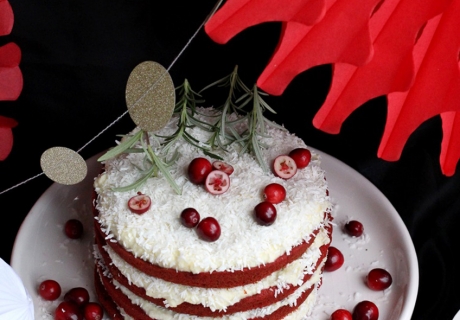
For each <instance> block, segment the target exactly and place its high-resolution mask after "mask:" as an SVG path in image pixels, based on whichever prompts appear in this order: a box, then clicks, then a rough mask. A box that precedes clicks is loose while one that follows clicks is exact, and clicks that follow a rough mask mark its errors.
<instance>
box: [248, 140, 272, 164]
mask: <svg viewBox="0 0 460 320" xmlns="http://www.w3.org/2000/svg"><path fill="white" fill-rule="evenodd" d="M252 149H253V152H254V154H255V156H256V159H257V161H258V162H259V165H260V166H261V167H262V170H263V171H264V172H268V166H267V164H266V163H265V161H264V159H263V157H262V152H261V150H260V147H259V143H258V140H257V137H256V136H253V137H252Z"/></svg>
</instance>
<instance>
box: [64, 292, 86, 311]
mask: <svg viewBox="0 0 460 320" xmlns="http://www.w3.org/2000/svg"><path fill="white" fill-rule="evenodd" d="M64 301H69V302H73V303H75V304H76V305H77V306H78V307H83V306H84V305H85V304H87V303H88V302H89V292H88V290H86V289H85V288H83V287H75V288H72V289H70V290H69V291H67V292H66V294H65V295H64Z"/></svg>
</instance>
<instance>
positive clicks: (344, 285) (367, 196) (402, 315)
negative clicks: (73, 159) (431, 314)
mask: <svg viewBox="0 0 460 320" xmlns="http://www.w3.org/2000/svg"><path fill="white" fill-rule="evenodd" d="M317 152H318V153H320V154H321V155H322V159H323V160H322V164H323V168H324V169H325V170H326V172H327V181H328V183H329V191H330V195H331V197H332V198H333V199H334V202H335V203H336V209H335V211H334V215H335V220H334V223H335V224H336V226H335V228H334V231H333V240H332V245H333V246H335V247H337V248H338V249H340V250H341V251H342V253H343V254H344V257H345V263H344V265H343V266H342V267H341V268H340V269H338V270H336V271H334V272H329V273H325V274H324V279H323V286H322V287H321V289H320V292H319V297H318V299H319V303H318V305H317V306H316V308H315V310H314V313H313V315H312V316H311V319H314V320H329V318H330V314H331V313H332V312H333V311H334V310H336V309H338V308H345V309H348V310H350V311H351V310H352V309H353V307H354V306H355V305H356V304H357V303H358V302H359V301H362V300H370V301H373V302H374V303H376V305H377V306H378V308H379V311H380V317H379V320H410V318H411V315H412V312H413V310H414V306H415V300H416V296H417V290H418V262H417V256H416V254H415V249H414V246H413V243H412V240H411V238H410V236H409V233H408V231H407V229H406V227H405V225H404V223H403V221H402V220H401V218H400V216H399V215H398V213H397V212H396V210H395V209H394V207H393V206H392V205H391V204H390V202H389V201H388V200H387V199H386V198H385V196H384V195H383V194H382V193H381V192H380V191H379V190H378V189H377V188H376V187H375V186H374V185H373V184H371V183H370V182H369V181H368V180H367V179H365V178H364V177H363V176H361V175H360V174H359V173H357V172H356V171H355V170H353V169H352V168H350V167H349V166H347V165H345V164H344V163H343V162H341V161H339V160H337V159H335V158H333V157H331V156H329V155H327V154H325V153H323V152H321V151H317ZM98 156H99V155H95V156H94V157H92V158H90V159H89V160H87V164H88V175H87V177H86V179H85V180H84V181H82V182H80V183H79V184H77V185H73V186H65V185H60V184H56V183H55V184H53V185H52V186H51V187H50V188H49V189H48V190H46V192H45V193H44V194H43V195H42V196H41V197H40V198H39V199H38V201H37V202H36V203H35V205H34V206H33V208H32V210H31V211H30V213H29V214H28V215H27V217H26V219H25V220H24V222H23V224H22V226H21V228H20V230H19V232H18V235H17V237H16V241H15V244H14V248H13V254H12V258H11V266H12V267H13V269H14V270H15V271H16V272H17V273H18V275H19V276H20V277H21V279H22V281H23V283H24V285H25V287H26V289H27V290H28V292H29V293H30V295H31V296H32V298H33V301H34V308H35V319H36V320H41V319H50V320H51V319H53V317H52V316H51V315H50V313H51V314H52V312H53V310H54V308H55V307H56V305H57V303H58V302H57V301H54V302H45V301H43V300H42V299H41V298H40V297H39V296H38V294H37V286H38V284H39V283H40V282H41V281H43V280H45V279H47V278H52V279H55V280H57V281H59V282H60V284H61V286H62V290H63V292H65V291H67V290H68V289H70V288H72V287H76V286H84V287H86V288H87V289H88V290H89V291H90V294H91V299H95V295H94V291H93V285H92V283H93V259H92V242H93V233H92V230H93V229H92V213H91V203H90V201H91V193H92V183H93V180H94V177H95V176H96V175H97V174H98V172H99V170H100V164H99V163H98V162H97V161H96V159H97V157H98ZM70 218H78V219H80V220H81V221H82V222H83V223H84V226H85V230H87V232H86V233H85V234H84V236H83V238H82V239H79V240H71V239H68V238H67V237H66V236H65V234H64V233H63V226H64V224H65V222H66V221H67V220H68V219H70ZM350 219H354V220H359V221H361V222H362V223H363V225H364V229H365V234H364V235H363V236H362V237H360V238H351V237H349V236H347V235H346V234H345V233H344V232H343V231H342V228H343V225H344V223H345V222H346V221H348V220H350ZM376 267H379V268H384V269H386V270H388V271H389V272H390V273H391V274H392V277H393V285H392V286H391V287H390V288H389V289H387V290H385V291H372V290H370V289H368V288H367V287H366V285H365V282H364V280H365V277H366V275H367V272H368V271H370V270H371V269H372V268H376Z"/></svg>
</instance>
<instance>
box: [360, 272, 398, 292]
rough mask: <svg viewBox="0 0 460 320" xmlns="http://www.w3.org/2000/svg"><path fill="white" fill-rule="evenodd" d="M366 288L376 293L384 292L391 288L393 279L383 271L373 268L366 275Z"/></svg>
mask: <svg viewBox="0 0 460 320" xmlns="http://www.w3.org/2000/svg"><path fill="white" fill-rule="evenodd" d="M366 280H367V286H368V287H369V288H370V289H372V290H376V291H380V290H385V289H387V288H389V287H390V286H391V284H392V283H393V279H392V277H391V274H390V273H389V272H388V271H386V270H385V269H381V268H375V269H372V270H371V271H369V273H368V274H367V278H366Z"/></svg>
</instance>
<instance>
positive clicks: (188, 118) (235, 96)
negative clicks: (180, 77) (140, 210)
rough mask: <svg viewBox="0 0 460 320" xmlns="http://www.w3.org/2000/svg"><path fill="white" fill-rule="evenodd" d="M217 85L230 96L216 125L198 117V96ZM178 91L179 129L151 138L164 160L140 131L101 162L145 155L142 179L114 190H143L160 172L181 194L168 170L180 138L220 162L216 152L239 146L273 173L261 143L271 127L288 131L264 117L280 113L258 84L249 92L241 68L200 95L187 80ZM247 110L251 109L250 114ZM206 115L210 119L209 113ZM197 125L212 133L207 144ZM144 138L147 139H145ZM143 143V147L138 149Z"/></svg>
mask: <svg viewBox="0 0 460 320" xmlns="http://www.w3.org/2000/svg"><path fill="white" fill-rule="evenodd" d="M216 86H220V87H228V94H227V97H226V99H225V101H224V103H223V104H222V105H221V106H219V107H217V108H216V110H217V112H216V114H215V117H216V119H217V120H216V121H214V123H209V122H206V121H202V120H201V119H200V118H199V117H197V115H201V114H200V112H199V110H197V104H199V103H203V102H204V100H202V99H199V98H198V97H201V93H202V92H203V91H205V90H208V89H210V88H211V87H216ZM176 92H177V95H178V96H179V99H178V102H177V103H176V105H175V108H174V114H176V115H177V116H178V123H177V130H176V131H175V132H174V133H173V134H172V135H169V136H163V135H155V134H152V135H151V138H154V139H156V140H157V141H158V145H159V146H160V148H159V152H160V153H161V154H163V158H161V157H160V156H158V155H157V154H156V153H155V152H154V150H153V149H152V147H151V146H150V143H149V136H148V133H147V132H145V131H143V130H139V131H138V132H137V133H135V134H133V135H131V136H129V135H127V136H124V137H125V138H124V139H122V140H121V142H120V143H119V144H118V145H117V146H116V147H114V148H112V149H110V150H109V151H107V152H106V153H105V154H104V155H102V156H101V157H100V158H99V159H98V161H105V160H108V159H111V158H113V157H116V156H118V155H120V154H122V153H144V155H145V159H144V168H138V169H139V170H140V171H141V173H142V177H141V178H140V179H138V180H137V181H135V182H134V183H132V184H130V185H127V186H124V187H120V188H116V189H114V190H115V191H128V190H132V189H139V188H140V187H141V186H142V185H143V184H144V183H145V182H146V181H147V180H148V179H149V178H151V177H157V176H158V173H159V172H161V173H162V175H163V176H164V178H165V179H166V180H167V181H168V183H169V184H170V185H171V187H172V188H173V189H174V190H175V191H176V193H178V194H181V190H180V188H179V186H178V185H177V184H176V182H175V181H174V179H173V177H172V176H171V174H170V172H169V171H168V167H169V166H170V165H171V164H172V163H174V162H175V160H176V159H177V157H178V156H179V155H178V153H177V152H175V153H174V155H173V156H172V157H171V158H170V160H169V161H166V160H165V159H166V156H167V154H168V153H169V151H170V150H171V149H172V147H173V146H174V145H175V143H176V142H177V141H178V140H180V139H184V140H185V141H186V142H187V143H190V144H192V145H193V146H195V147H197V148H199V149H201V150H202V151H203V153H204V154H206V155H208V156H210V157H212V158H215V159H220V160H222V158H221V157H219V156H218V155H216V154H214V153H213V152H212V151H213V150H216V149H221V150H224V151H226V147H227V146H228V145H229V144H231V143H237V144H239V145H240V147H241V149H240V153H243V152H251V153H253V155H254V156H255V158H256V160H257V161H258V163H259V164H260V166H261V167H262V169H263V170H264V171H265V172H267V171H268V170H269V168H268V165H267V164H266V163H265V162H264V160H263V157H262V150H263V149H265V148H267V147H268V146H267V145H265V144H263V143H261V138H267V135H266V130H265V127H266V125H269V126H273V127H276V128H279V129H282V130H285V128H284V127H282V126H280V125H278V124H276V123H274V122H272V121H270V120H268V119H267V118H265V117H264V115H263V113H264V112H265V111H266V110H268V111H269V112H271V113H274V114H276V112H275V110H273V109H272V108H271V107H270V106H269V105H268V104H267V103H266V102H265V100H264V99H262V96H263V95H267V94H266V93H263V92H259V90H258V89H257V86H256V85H254V86H253V88H252V89H249V88H248V87H247V86H246V85H245V84H244V83H243V81H242V80H241V79H240V77H239V75H238V66H236V67H235V68H234V70H233V71H232V73H231V74H229V75H227V76H226V77H224V78H222V79H220V80H217V81H215V82H213V83H211V84H209V85H208V86H206V87H204V88H203V89H202V90H201V91H199V93H197V92H195V91H194V90H193V89H192V87H191V86H190V83H189V82H188V80H187V79H185V81H184V83H183V84H182V85H181V86H179V87H177V88H176ZM251 102H252V104H251ZM248 106H250V107H248ZM246 108H249V109H250V110H249V111H246ZM234 113H236V114H237V115H238V117H237V118H236V119H231V120H230V119H229V118H228V116H229V115H230V114H234ZM205 116H206V117H210V115H209V114H206V115H205ZM241 122H246V123H247V129H246V130H245V131H244V132H242V133H239V132H238V130H237V129H236V126H237V125H238V124H239V123H241ZM195 126H196V127H200V128H201V129H203V130H206V131H208V132H211V137H210V138H209V139H208V140H207V141H199V140H198V139H196V138H195V137H193V135H192V134H190V132H189V129H190V128H193V127H195ZM143 137H145V138H144V139H143ZM139 141H140V143H141V147H140V148H139V147H135V145H136V143H138V142H139Z"/></svg>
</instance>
